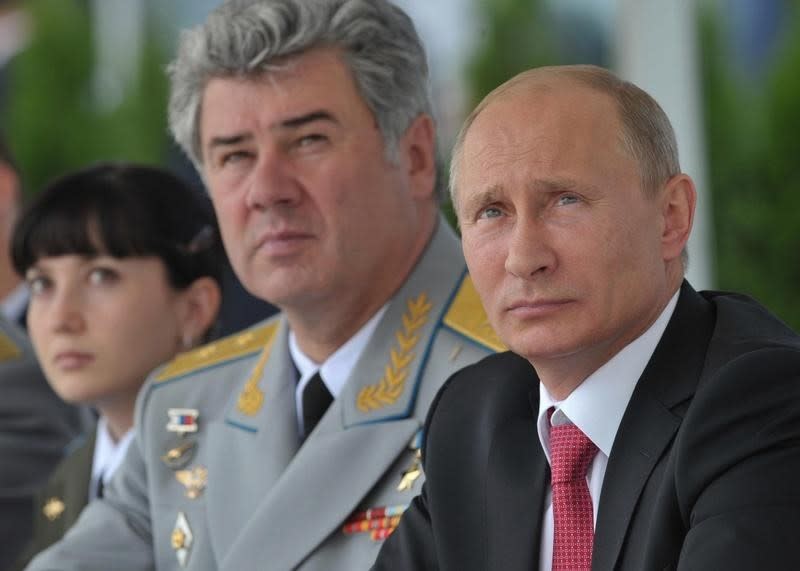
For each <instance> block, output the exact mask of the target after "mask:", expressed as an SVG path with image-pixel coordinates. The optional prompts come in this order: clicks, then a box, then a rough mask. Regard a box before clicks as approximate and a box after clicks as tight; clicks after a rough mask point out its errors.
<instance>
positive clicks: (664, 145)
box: [450, 65, 680, 212]
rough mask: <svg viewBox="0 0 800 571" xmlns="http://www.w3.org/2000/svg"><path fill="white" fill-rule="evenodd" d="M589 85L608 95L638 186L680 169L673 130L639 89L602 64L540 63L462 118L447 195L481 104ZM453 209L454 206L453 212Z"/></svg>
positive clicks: (650, 189)
mask: <svg viewBox="0 0 800 571" xmlns="http://www.w3.org/2000/svg"><path fill="white" fill-rule="evenodd" d="M585 88H589V89H592V90H595V91H598V92H600V93H602V94H604V95H606V96H608V97H609V98H610V99H611V100H612V102H613V104H614V107H615V108H616V112H617V119H618V121H619V126H620V128H619V137H618V143H619V144H620V145H621V146H622V148H623V149H624V150H625V151H626V152H627V153H628V154H629V155H630V156H631V157H632V158H634V159H635V160H636V162H637V163H638V165H639V172H640V177H641V183H642V189H643V190H644V191H645V192H647V193H651V194H654V193H656V192H657V191H658V189H659V188H660V187H661V185H663V184H664V183H665V182H666V181H667V180H669V179H670V178H671V177H672V176H674V175H676V174H678V173H680V163H679V160H678V145H677V143H676V141H675V133H674V131H673V129H672V125H671V124H670V122H669V119H668V118H667V116H666V114H665V113H664V110H663V109H662V108H661V106H660V105H659V104H658V103H657V102H656V101H655V99H653V98H652V97H651V96H650V95H648V94H647V93H646V92H645V91H643V90H642V89H640V88H638V87H637V86H635V85H633V84H632V83H630V82H627V81H624V80H622V79H620V78H618V77H617V76H615V75H614V74H612V73H611V72H609V71H608V70H606V69H603V68H601V67H596V66H590V65H575V66H555V67H540V68H536V69H532V70H528V71H525V72H522V73H520V74H519V75H517V76H515V77H513V78H512V79H510V80H509V81H507V82H506V83H504V84H502V85H500V86H499V87H497V88H496V89H494V90H493V91H492V92H491V93H489V95H487V96H486V97H485V98H484V99H483V101H481V102H480V104H479V105H478V106H477V107H476V108H475V109H474V110H473V111H472V113H471V114H470V115H469V117H467V120H466V121H465V122H464V125H463V126H462V128H461V131H460V132H459V134H458V138H457V139H456V143H455V146H454V147H453V153H452V161H451V163H450V195H451V198H452V200H453V203H454V204H457V201H458V196H457V188H458V173H459V169H460V167H461V160H462V154H463V153H462V152H463V146H464V139H465V138H466V136H467V134H468V133H469V130H470V127H471V126H472V124H473V123H474V121H475V119H476V118H477V117H478V116H479V115H480V114H481V113H483V112H484V111H485V110H486V108H487V107H489V106H491V105H493V104H494V103H497V102H498V101H501V100H502V99H503V98H505V97H510V96H513V95H514V94H518V93H519V92H530V93H531V94H535V93H537V92H539V93H544V92H551V93H553V92H555V93H568V92H570V91H574V90H575V89H585ZM457 211H458V208H456V212H457Z"/></svg>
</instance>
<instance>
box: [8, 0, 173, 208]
mask: <svg viewBox="0 0 800 571" xmlns="http://www.w3.org/2000/svg"><path fill="white" fill-rule="evenodd" d="M23 6H24V8H25V10H27V11H28V12H29V14H30V17H31V20H32V24H33V29H32V39H31V43H30V44H29V46H28V47H27V48H26V49H25V50H24V51H23V52H22V53H21V54H19V55H17V56H16V57H15V58H14V60H13V61H12V62H11V64H10V69H9V80H10V81H9V83H10V85H11V90H10V92H9V101H8V105H7V108H6V109H5V114H6V116H5V117H4V118H3V123H4V124H5V125H6V126H7V137H8V139H9V143H10V146H11V147H12V148H13V149H14V152H15V154H16V156H17V159H18V161H19V163H20V167H21V170H22V173H23V178H24V182H25V189H26V193H28V194H30V193H34V192H36V191H38V190H39V189H41V188H42V186H43V185H44V184H45V183H46V182H47V181H48V180H50V179H51V178H53V177H54V176H58V175H60V174H63V173H65V172H67V171H70V170H73V169H76V168H80V167H83V166H86V165H87V164H89V163H92V162H96V161H105V160H131V161H140V162H145V163H157V164H158V163H163V160H164V159H163V157H164V154H165V152H166V148H167V142H168V139H167V128H166V118H165V111H164V110H165V108H166V98H167V82H166V77H165V75H164V72H163V69H162V68H163V63H162V62H163V61H164V53H163V50H162V49H160V47H159V45H158V42H156V41H154V39H153V38H151V37H148V38H145V40H144V41H143V43H142V45H143V46H144V49H143V53H142V54H141V57H140V59H139V62H140V69H139V73H138V79H137V81H136V82H135V83H134V84H133V85H129V86H126V88H125V91H124V93H123V94H122V99H121V100H120V101H119V102H118V104H117V105H115V106H114V107H113V108H112V109H111V110H107V109H102V108H101V107H100V106H98V105H97V102H96V100H97V97H96V96H95V93H93V88H92V81H93V77H92V76H93V72H94V60H95V46H94V44H93V35H92V30H91V21H90V17H89V13H88V8H87V3H86V2H79V1H77V0H26V2H25V3H24V5H23ZM151 28H152V26H146V27H145V29H151Z"/></svg>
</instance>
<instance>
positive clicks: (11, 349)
mask: <svg viewBox="0 0 800 571" xmlns="http://www.w3.org/2000/svg"><path fill="white" fill-rule="evenodd" d="M20 355H22V351H20V348H19V347H18V346H17V344H16V343H14V341H13V340H12V339H11V337H9V336H8V335H6V334H5V333H0V362H2V361H10V360H11V359H16V358H17V357H19V356H20Z"/></svg>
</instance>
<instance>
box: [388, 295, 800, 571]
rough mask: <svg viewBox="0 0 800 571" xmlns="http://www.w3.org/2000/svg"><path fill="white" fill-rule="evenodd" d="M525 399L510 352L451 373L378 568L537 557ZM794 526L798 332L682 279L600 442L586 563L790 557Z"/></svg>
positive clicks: (523, 373) (797, 531)
mask: <svg viewBox="0 0 800 571" xmlns="http://www.w3.org/2000/svg"><path fill="white" fill-rule="evenodd" d="M538 399H539V393H538V379H537V377H536V374H535V371H534V370H533V368H532V367H531V366H530V365H529V364H528V362H527V361H525V360H524V359H522V358H520V357H518V356H516V355H514V354H512V353H504V354H500V355H496V356H492V357H488V358H486V359H484V360H483V361H481V362H479V363H477V364H475V365H473V366H471V367H468V368H466V369H463V370H462V371H460V372H457V373H455V374H454V375H453V376H452V377H451V378H450V380H449V381H448V382H447V383H446V385H445V386H444V387H443V388H442V390H441V391H440V393H439V395H438V397H437V399H436V400H435V401H434V403H433V405H432V407H431V410H430V413H429V417H428V421H427V424H426V442H425V459H424V467H425V472H426V477H427V480H426V484H425V487H424V488H423V491H422V494H421V495H420V496H418V497H417V498H416V499H415V500H414V501H413V502H412V504H411V506H410V507H409V509H408V511H406V513H405V514H404V515H403V519H402V521H401V524H400V526H399V528H398V529H397V530H396V531H395V533H394V534H393V535H392V536H391V537H390V539H389V540H388V541H387V542H386V543H385V544H384V547H383V549H382V551H381V553H380V555H379V557H378V562H377V563H376V565H375V567H374V568H375V569H376V570H387V569H392V570H395V569H403V570H415V571H416V570H423V569H450V570H458V571H465V570H472V569H476V570H477V569H487V570H502V571H514V570H525V571H530V570H531V569H537V568H538V558H539V543H540V537H541V524H542V513H543V502H544V498H545V490H546V487H547V484H548V482H549V477H550V476H549V468H548V464H547V460H546V458H545V456H544V453H543V452H542V450H541V446H540V444H539V441H538V438H537V435H536V434H537V433H536V416H537V412H538ZM798 536H800V342H798V336H797V335H796V334H795V333H794V332H792V331H791V330H790V329H789V328H788V327H786V326H785V325H784V324H782V323H781V322H780V321H778V320H777V319H776V318H774V317H773V316H772V315H770V314H769V313H768V312H767V311H766V310H765V309H763V308H762V307H761V306H759V305H758V304H757V303H755V302H754V301H752V300H751V299H749V298H746V297H744V296H738V295H732V294H720V293H711V292H704V293H702V294H698V293H697V292H695V291H694V290H692V288H691V287H690V286H689V285H688V284H685V283H684V286H683V287H682V290H681V294H680V298H679V301H678V304H677V307H676V310H675V313H674V314H673V316H672V319H671V320H670V323H669V325H668V326H667V329H666V331H665V333H664V336H663V337H662V339H661V341H660V343H659V344H658V346H657V348H656V350H655V353H654V354H653V356H652V358H651V359H650V362H649V363H648V365H647V367H646V369H645V371H644V373H643V374H642V377H641V378H640V379H639V382H638V384H637V386H636V389H635V390H634V393H633V395H632V397H631V401H630V403H629V405H628V408H627V409H626V412H625V415H624V416H623V419H622V422H621V424H620V427H619V431H618V433H617V436H616V439H615V441H614V445H613V448H612V450H611V455H610V457H609V462H608V467H607V470H606V474H605V479H604V481H603V488H602V492H601V496H600V503H599V507H598V515H597V523H596V529H595V540H594V553H593V559H592V568H593V569H595V570H610V569H629V570H636V571H641V570H650V569H654V570H662V569H725V570H731V569H734V570H736V569H748V570H749V569H800V548H798Z"/></svg>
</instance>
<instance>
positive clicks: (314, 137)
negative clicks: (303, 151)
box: [295, 133, 328, 147]
mask: <svg viewBox="0 0 800 571" xmlns="http://www.w3.org/2000/svg"><path fill="white" fill-rule="evenodd" d="M327 140H328V138H327V137H326V136H325V135H321V134H319V133H312V134H310V135H303V136H302V137H300V138H299V139H297V141H296V142H295V145H297V146H298V147H309V146H311V145H315V144H318V143H323V142H325V141H327Z"/></svg>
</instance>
